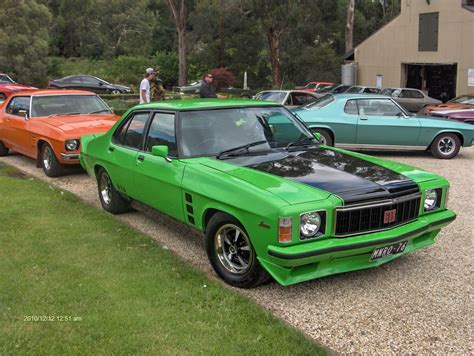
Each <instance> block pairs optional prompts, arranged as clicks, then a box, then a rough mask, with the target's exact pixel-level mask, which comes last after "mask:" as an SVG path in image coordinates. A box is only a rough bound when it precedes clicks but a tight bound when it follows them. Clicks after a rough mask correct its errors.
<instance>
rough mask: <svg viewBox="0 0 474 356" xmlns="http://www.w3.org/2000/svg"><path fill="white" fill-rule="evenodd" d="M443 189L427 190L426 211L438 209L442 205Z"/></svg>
mask: <svg viewBox="0 0 474 356" xmlns="http://www.w3.org/2000/svg"><path fill="white" fill-rule="evenodd" d="M440 202H441V189H427V190H425V204H424V205H425V211H432V210H436V209H438V208H439V207H440Z"/></svg>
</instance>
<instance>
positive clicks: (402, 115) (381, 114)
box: [293, 94, 474, 159]
mask: <svg viewBox="0 0 474 356" xmlns="http://www.w3.org/2000/svg"><path fill="white" fill-rule="evenodd" d="M293 112H294V113H295V114H296V115H297V116H298V117H299V118H300V119H301V120H302V121H304V122H305V123H306V124H307V125H308V126H309V127H310V129H311V130H312V131H313V132H319V133H320V134H321V136H322V138H323V141H324V143H326V144H328V145H331V146H332V145H334V144H335V145H336V146H337V147H341V148H347V149H360V150H372V149H375V150H422V151H426V150H429V151H431V154H432V155H433V156H435V157H436V158H442V159H450V158H453V157H455V156H456V155H457V154H458V153H459V150H460V148H461V146H463V147H468V146H472V143H473V141H474V126H473V125H469V124H465V123H462V122H458V121H454V120H449V119H444V118H437V117H430V116H417V115H415V114H410V113H408V112H407V111H405V109H403V108H402V107H401V106H400V105H399V104H398V103H397V102H395V101H394V100H393V99H392V98H390V97H388V96H385V95H377V94H337V95H331V94H327V95H325V96H324V97H322V98H320V99H319V100H317V101H316V102H314V103H311V104H308V105H306V106H304V107H300V108H296V109H293Z"/></svg>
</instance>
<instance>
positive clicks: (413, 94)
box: [410, 90, 424, 99]
mask: <svg viewBox="0 0 474 356" xmlns="http://www.w3.org/2000/svg"><path fill="white" fill-rule="evenodd" d="M410 92H411V97H412V98H413V99H423V98H424V96H423V94H421V93H420V92H419V91H418V90H410Z"/></svg>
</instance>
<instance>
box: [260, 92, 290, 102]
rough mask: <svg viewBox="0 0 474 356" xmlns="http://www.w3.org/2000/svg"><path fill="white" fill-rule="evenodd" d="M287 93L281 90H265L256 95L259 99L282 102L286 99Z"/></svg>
mask: <svg viewBox="0 0 474 356" xmlns="http://www.w3.org/2000/svg"><path fill="white" fill-rule="evenodd" d="M285 96H286V93H285V92H281V91H263V92H261V93H258V94H257V95H256V96H255V99H257V100H270V101H274V102H277V103H281V102H282V101H283V100H284V99H285Z"/></svg>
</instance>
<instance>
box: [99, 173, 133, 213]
mask: <svg viewBox="0 0 474 356" xmlns="http://www.w3.org/2000/svg"><path fill="white" fill-rule="evenodd" d="M97 188H98V191H99V199H100V204H101V205H102V208H104V210H106V211H108V212H109V213H112V214H120V213H125V212H127V211H129V210H130V203H129V202H128V201H127V200H125V199H124V198H123V197H122V196H121V195H120V193H119V192H118V191H117V190H116V189H115V187H114V185H113V184H112V181H111V180H110V177H109V174H108V173H107V172H106V171H105V170H104V169H102V168H101V169H99V171H98V172H97Z"/></svg>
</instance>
